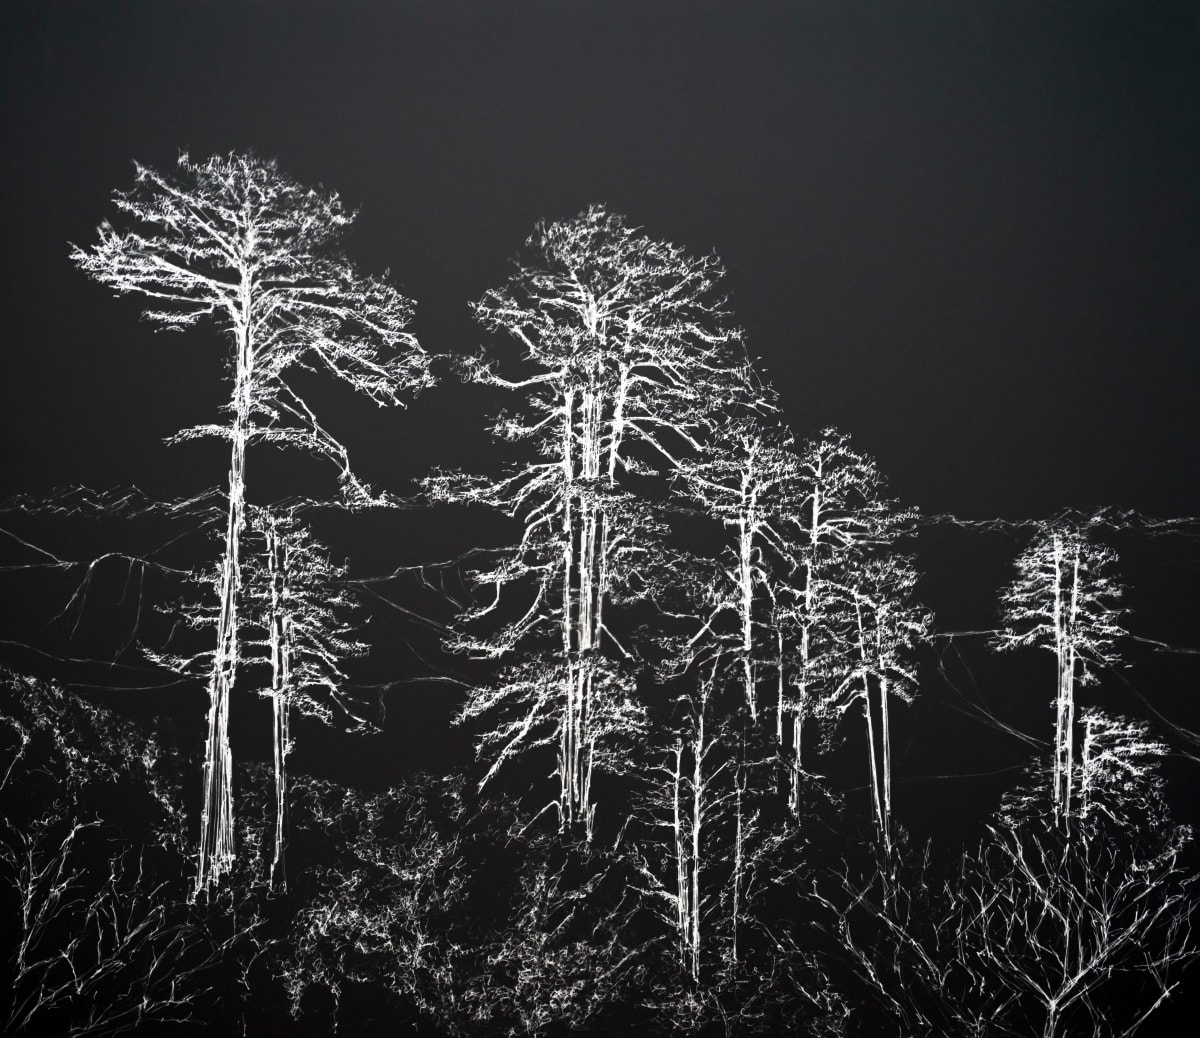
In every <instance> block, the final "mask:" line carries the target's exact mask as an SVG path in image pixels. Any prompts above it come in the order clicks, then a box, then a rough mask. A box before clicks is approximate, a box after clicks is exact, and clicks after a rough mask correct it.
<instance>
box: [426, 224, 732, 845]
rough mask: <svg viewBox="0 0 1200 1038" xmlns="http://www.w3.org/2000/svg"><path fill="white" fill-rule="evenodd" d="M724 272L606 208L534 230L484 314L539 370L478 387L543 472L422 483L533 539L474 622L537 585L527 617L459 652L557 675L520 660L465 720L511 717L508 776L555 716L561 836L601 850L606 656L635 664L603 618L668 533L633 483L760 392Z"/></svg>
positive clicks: (502, 432) (641, 583) (667, 466)
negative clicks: (510, 678)
mask: <svg viewBox="0 0 1200 1038" xmlns="http://www.w3.org/2000/svg"><path fill="white" fill-rule="evenodd" d="M722 274H723V272H722V270H721V267H720V265H719V264H718V262H717V261H716V259H715V258H714V257H711V256H709V257H704V258H701V259H695V258H693V257H690V256H688V255H687V254H686V253H685V252H684V251H683V250H682V249H680V248H678V247H677V246H674V245H670V244H666V243H663V242H659V241H655V240H654V239H652V238H649V237H647V236H646V235H644V234H642V233H640V231H638V230H637V229H635V228H631V227H629V226H627V224H626V223H625V222H624V221H623V220H622V219H621V218H620V217H618V216H615V215H612V214H610V213H608V212H607V211H606V210H604V209H603V208H601V207H597V206H593V207H592V208H590V209H588V210H587V211H586V212H584V213H582V214H580V215H579V216H578V217H576V218H575V219H572V220H566V221H561V222H558V223H553V224H541V225H539V226H538V227H537V229H536V230H535V232H534V234H533V235H532V237H531V238H530V239H529V241H528V243H527V250H526V254H525V255H524V256H523V257H522V259H521V260H520V261H519V263H518V266H517V269H516V271H515V272H514V273H513V275H512V276H511V277H510V278H509V280H508V282H507V283H506V284H505V285H504V286H503V287H502V288H499V289H495V290H492V291H490V292H488V293H487V294H485V296H484V297H483V299H482V300H481V301H480V302H479V303H477V304H476V305H475V307H474V312H475V316H476V319H477V320H478V321H479V322H480V324H482V325H483V326H484V327H485V328H486V329H488V330H489V331H492V332H494V333H498V334H501V335H503V336H505V337H506V338H508V339H510V340H513V341H515V342H516V343H517V345H518V347H519V349H520V351H521V354H522V357H521V359H522V360H523V361H524V363H525V364H526V365H527V366H528V370H527V374H525V375H524V377H515V378H507V377H504V376H502V375H501V374H499V373H498V371H497V368H496V364H495V362H494V361H492V360H489V359H486V358H472V359H471V360H469V361H467V363H466V366H465V377H466V378H468V379H470V380H472V381H475V382H477V383H480V384H482V385H487V386H495V387H500V388H504V389H507V390H512V391H516V392H518V393H520V394H521V403H520V406H519V410H516V411H514V413H512V414H505V415H501V416H500V418H499V419H498V420H497V422H496V424H495V427H494V432H495V434H496V435H497V436H498V437H499V438H501V439H506V440H509V441H517V442H528V443H529V444H530V446H531V448H532V454H533V456H534V458H535V459H536V460H530V461H528V462H527V463H526V464H524V465H523V466H522V467H519V468H517V469H515V470H514V471H512V472H511V473H510V474H509V475H508V476H507V477H505V478H502V479H490V478H486V477H466V476H458V475H453V474H443V475H439V476H435V477H433V478H431V479H429V480H427V481H426V488H427V490H428V491H429V493H430V495H431V497H433V498H434V499H435V500H444V501H457V502H473V503H481V504H486V505H489V506H491V507H494V508H497V509H498V510H500V511H502V512H504V513H506V514H508V515H510V516H512V517H514V518H516V519H517V520H518V522H520V524H521V526H522V527H523V532H522V535H521V540H520V543H519V544H518V545H517V546H516V547H515V548H514V549H513V550H511V551H509V552H506V553H503V554H502V557H501V559H500V561H499V562H498V563H497V564H496V565H495V566H493V567H491V568H486V569H480V570H478V571H476V572H475V573H474V574H473V580H474V581H475V583H476V585H478V586H480V587H485V586H489V585H490V586H491V587H492V588H494V596H493V601H492V602H490V603H489V604H488V605H486V606H482V607H480V608H479V609H476V610H474V611H470V612H467V613H465V614H464V615H463V617H462V618H461V623H462V624H463V625H465V627H464V629H465V630H475V629H477V628H474V626H473V624H472V621H474V620H478V619H480V618H481V617H482V616H483V615H485V614H487V613H491V612H494V611H496V610H497V606H499V603H500V599H501V592H502V591H504V590H505V589H506V588H513V587H524V588H525V589H526V590H525V591H522V592H518V593H519V594H527V595H528V596H529V597H527V598H526V599H525V601H526V603H527V604H526V605H523V606H521V607H520V608H519V609H518V610H517V617H518V618H517V619H515V620H513V621H511V622H508V623H505V624H504V626H503V627H502V629H501V630H499V631H498V632H495V633H493V634H490V635H475V634H470V635H467V636H466V637H464V638H461V639H459V640H458V642H457V643H456V646H457V647H458V648H460V649H462V650H464V651H468V652H470V653H472V654H474V655H477V656H481V657H485V658H492V659H497V660H501V659H506V658H508V657H509V654H510V653H514V652H518V651H519V652H524V653H527V654H528V653H532V657H533V658H536V659H540V660H542V661H544V664H545V666H544V667H543V668H541V670H540V671H539V676H537V677H536V679H535V684H536V685H537V687H538V688H540V689H541V690H542V691H541V692H540V693H538V694H537V695H536V696H530V695H529V694H528V693H529V690H530V686H529V684H528V679H529V677H530V675H529V673H528V664H526V663H519V664H517V670H516V671H515V672H513V673H515V674H517V675H519V678H518V680H516V681H515V682H513V683H509V682H507V681H506V680H504V679H502V680H501V682H500V683H499V684H497V685H494V686H489V688H488V689H487V690H486V692H485V697H484V698H483V699H480V700H479V701H478V703H477V704H476V705H470V704H469V705H468V707H467V715H468V716H473V715H475V714H478V713H480V712H482V711H483V710H486V709H491V708H492V707H493V706H499V705H500V704H501V703H505V704H507V705H508V706H510V707H511V708H512V710H513V716H512V717H511V718H510V719H509V720H508V721H505V722H504V725H505V729H504V730H505V732H506V735H505V738H504V740H503V744H502V746H500V747H498V749H497V751H496V752H494V753H493V760H494V762H495V763H496V764H499V763H501V762H502V761H503V760H505V759H511V758H512V757H513V756H515V755H518V754H520V753H523V752H524V750H525V749H528V748H531V747H532V745H534V744H541V743H544V742H545V735H544V731H545V723H546V722H548V721H549V720H550V718H551V717H552V718H553V721H552V722H550V723H551V724H552V725H553V726H555V728H556V732H557V746H558V777H559V786H560V794H559V799H558V812H559V820H560V825H561V826H562V827H563V828H564V829H575V828H577V827H581V828H583V830H584V831H585V833H586V834H587V835H588V836H589V837H590V834H591V829H592V819H593V810H594V803H593V802H592V799H591V798H592V796H593V793H592V789H593V787H592V783H591V776H592V774H593V772H594V770H595V766H596V762H597V746H598V743H597V738H598V736H597V732H596V730H595V723H596V721H598V720H599V719H601V718H603V717H606V716H613V715H614V713H615V712H616V713H619V712H621V711H614V710H613V709H609V708H606V707H604V706H602V705H600V701H601V700H602V699H603V698H604V697H605V696H607V695H609V685H610V683H609V682H608V681H607V680H606V679H604V677H603V674H602V670H601V660H603V659H606V660H607V661H608V662H607V663H606V664H605V667H607V668H611V667H612V666H614V665H615V664H616V661H618V660H629V659H631V652H630V649H629V647H627V646H624V645H622V644H621V643H620V642H619V641H618V639H617V637H616V636H615V635H614V632H613V628H612V626H611V625H610V623H609V616H608V610H609V609H610V608H611V606H612V605H613V604H614V603H616V602H620V601H634V600H637V599H639V598H645V597H647V596H649V595H650V594H653V593H654V590H655V586H654V585H655V578H654V577H653V575H652V571H653V570H654V569H655V565H656V564H655V557H656V552H657V549H658V545H659V542H660V541H661V538H662V535H663V534H662V526H661V523H659V522H658V521H657V520H656V519H655V517H654V514H653V509H652V508H651V507H649V505H648V503H647V501H646V500H645V499H644V497H642V496H641V495H640V494H639V493H638V492H637V480H638V479H640V478H642V477H646V476H653V475H657V474H659V472H660V471H664V470H665V472H666V473H667V474H668V475H669V474H670V473H671V472H673V471H674V470H676V469H677V468H678V467H679V465H680V464H681V460H682V459H683V458H685V457H686V456H688V455H689V454H690V453H692V452H694V451H696V450H698V449H699V448H700V447H701V446H702V444H703V443H704V442H705V440H706V438H707V437H708V436H709V435H711V432H712V429H713V428H714V426H715V425H717V424H719V423H720V421H721V416H722V411H723V410H728V409H732V408H736V407H737V406H739V405H741V406H744V405H745V404H746V403H747V402H752V401H753V398H754V396H755V390H754V389H753V387H752V384H751V381H750V379H749V377H748V369H747V367H746V363H745V358H744V355H743V354H742V351H741V347H740V342H739V339H738V336H737V333H736V332H735V331H734V330H732V329H731V328H730V327H729V326H728V318H727V315H726V312H725V309H724V302H723V300H722V299H721V298H720V297H719V296H718V295H717V292H716V290H717V287H718V284H719V282H720V279H721V277H722ZM505 597H507V596H505ZM509 608H511V605H510V606H509ZM500 612H502V610H500ZM497 615H500V613H499V612H498V613H497ZM555 683H557V684H558V685H559V688H558V691H557V694H555V693H554V692H553V691H552V688H553V685H554V684H555ZM624 684H625V683H624V682H620V683H618V685H617V686H616V687H618V688H619V687H624ZM550 711H552V713H551V712H550ZM535 731H541V732H542V733H543V734H542V735H541V736H537V737H535V736H533V734H532V733H534V732H535ZM490 774H492V772H491V771H489V775H490Z"/></svg>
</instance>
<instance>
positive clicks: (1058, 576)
mask: <svg viewBox="0 0 1200 1038" xmlns="http://www.w3.org/2000/svg"><path fill="white" fill-rule="evenodd" d="M1064 626H1065V625H1064V618H1063V587H1062V543H1061V540H1060V539H1059V535H1058V534H1055V535H1054V655H1055V658H1056V660H1057V662H1058V693H1057V698H1056V700H1055V709H1054V774H1053V782H1054V816H1055V819H1056V821H1058V822H1059V824H1062V823H1063V821H1064V820H1065V814H1064V812H1065V804H1064V803H1063V749H1064V745H1065V731H1064V721H1065V714H1066V662H1067V661H1066V631H1065V630H1064Z"/></svg>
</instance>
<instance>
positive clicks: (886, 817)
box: [879, 676, 892, 856]
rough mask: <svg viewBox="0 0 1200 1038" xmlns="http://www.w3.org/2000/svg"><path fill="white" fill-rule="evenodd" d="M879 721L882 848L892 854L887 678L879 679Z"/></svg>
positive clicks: (890, 759) (890, 745) (890, 734)
mask: <svg viewBox="0 0 1200 1038" xmlns="http://www.w3.org/2000/svg"><path fill="white" fill-rule="evenodd" d="M879 721H880V728H881V732H880V734H881V737H882V742H883V747H882V749H883V846H884V849H885V850H886V851H887V853H888V855H889V856H890V855H891V853H892V733H891V726H890V723H889V721H888V683H887V677H886V676H884V677H881V678H880V679H879Z"/></svg>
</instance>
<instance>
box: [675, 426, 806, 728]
mask: <svg viewBox="0 0 1200 1038" xmlns="http://www.w3.org/2000/svg"><path fill="white" fill-rule="evenodd" d="M790 445H791V436H790V435H789V434H788V433H787V432H786V430H783V429H778V428H776V429H771V428H768V427H765V426H763V425H762V424H761V423H759V422H757V421H755V420H753V418H752V417H751V416H749V415H747V416H745V417H742V418H741V419H740V420H739V418H738V417H736V416H735V417H734V418H731V419H730V421H729V422H728V426H727V428H726V429H724V430H723V431H722V433H721V436H720V438H719V439H716V438H714V440H713V441H712V442H711V443H710V444H709V445H708V450H707V451H706V452H705V454H703V455H701V456H700V458H699V459H698V460H697V461H696V462H694V463H693V464H690V465H687V466H686V467H685V468H683V469H682V470H680V473H679V475H678V477H677V478H678V481H679V482H680V483H681V484H682V486H683V488H684V492H685V493H687V495H688V496H689V497H692V498H693V499H695V500H696V501H698V502H699V503H700V504H701V505H703V506H704V509H705V512H706V514H708V515H709V516H711V517H712V518H714V519H717V520H719V521H720V522H721V524H722V525H723V526H725V527H726V528H727V529H729V530H730V531H732V533H733V545H732V547H731V554H732V558H731V559H730V562H731V565H730V566H729V567H728V569H727V570H726V571H725V573H723V574H722V578H723V579H721V581H720V583H719V586H718V587H715V588H714V589H713V594H712V599H713V602H712V610H711V612H710V614H709V616H708V617H707V619H706V626H708V627H710V628H714V629H715V628H716V626H718V625H719V624H720V617H721V614H725V613H729V614H732V616H733V617H734V618H735V621H736V622H735V630H734V632H733V635H732V638H731V639H730V640H731V642H732V643H733V646H734V647H735V648H736V652H737V655H738V659H739V662H740V666H741V671H742V688H743V692H744V694H745V698H746V706H747V708H748V709H749V711H750V717H751V719H752V720H757V717H758V698H757V694H756V684H757V680H756V673H755V670H756V652H755V640H756V639H755V634H756V630H757V629H758V628H759V627H761V626H764V624H767V625H769V617H770V615H771V614H770V613H769V612H768V617H767V618H764V617H762V616H760V615H759V614H760V613H762V612H763V610H764V604H765V603H763V600H764V599H766V598H768V596H769V592H770V588H771V585H772V583H773V582H774V581H773V580H772V571H773V570H779V569H784V570H786V569H790V568H791V567H792V566H794V565H795V561H796V559H795V546H794V545H793V544H792V543H791V540H790V539H789V537H788V534H789V533H790V531H788V530H787V529H786V528H785V526H784V524H783V522H782V518H783V516H784V515H786V514H787V511H788V504H789V490H790V489H791V487H792V486H793V484H794V480H795V464H796V459H795V456H794V455H793V454H792V453H791V451H790V449H789V448H790ZM772 555H774V556H775V559H776V560H779V562H781V563H782V566H780V565H779V564H778V562H777V563H776V565H775V566H772V559H771V556H772ZM781 686H782V674H781ZM776 727H777V734H780V735H781V734H782V733H781V728H782V718H781V717H779V716H777V718H776Z"/></svg>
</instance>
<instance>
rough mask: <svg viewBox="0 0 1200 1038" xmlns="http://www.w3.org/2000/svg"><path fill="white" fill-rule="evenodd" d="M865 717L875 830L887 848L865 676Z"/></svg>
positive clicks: (867, 679) (868, 688)
mask: <svg viewBox="0 0 1200 1038" xmlns="http://www.w3.org/2000/svg"><path fill="white" fill-rule="evenodd" d="M863 716H864V717H865V718H866V721H867V764H868V767H869V768H870V770H871V806H872V807H873V809H874V815H875V829H876V831H877V832H878V833H879V836H880V838H881V839H883V840H884V843H885V846H886V842H887V837H886V835H885V829H884V824H883V804H882V802H881V800H880V791H879V763H878V759H877V755H876V752H875V721H874V719H873V718H872V716H871V682H870V679H869V678H867V676H866V675H865V674H864V675H863Z"/></svg>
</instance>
